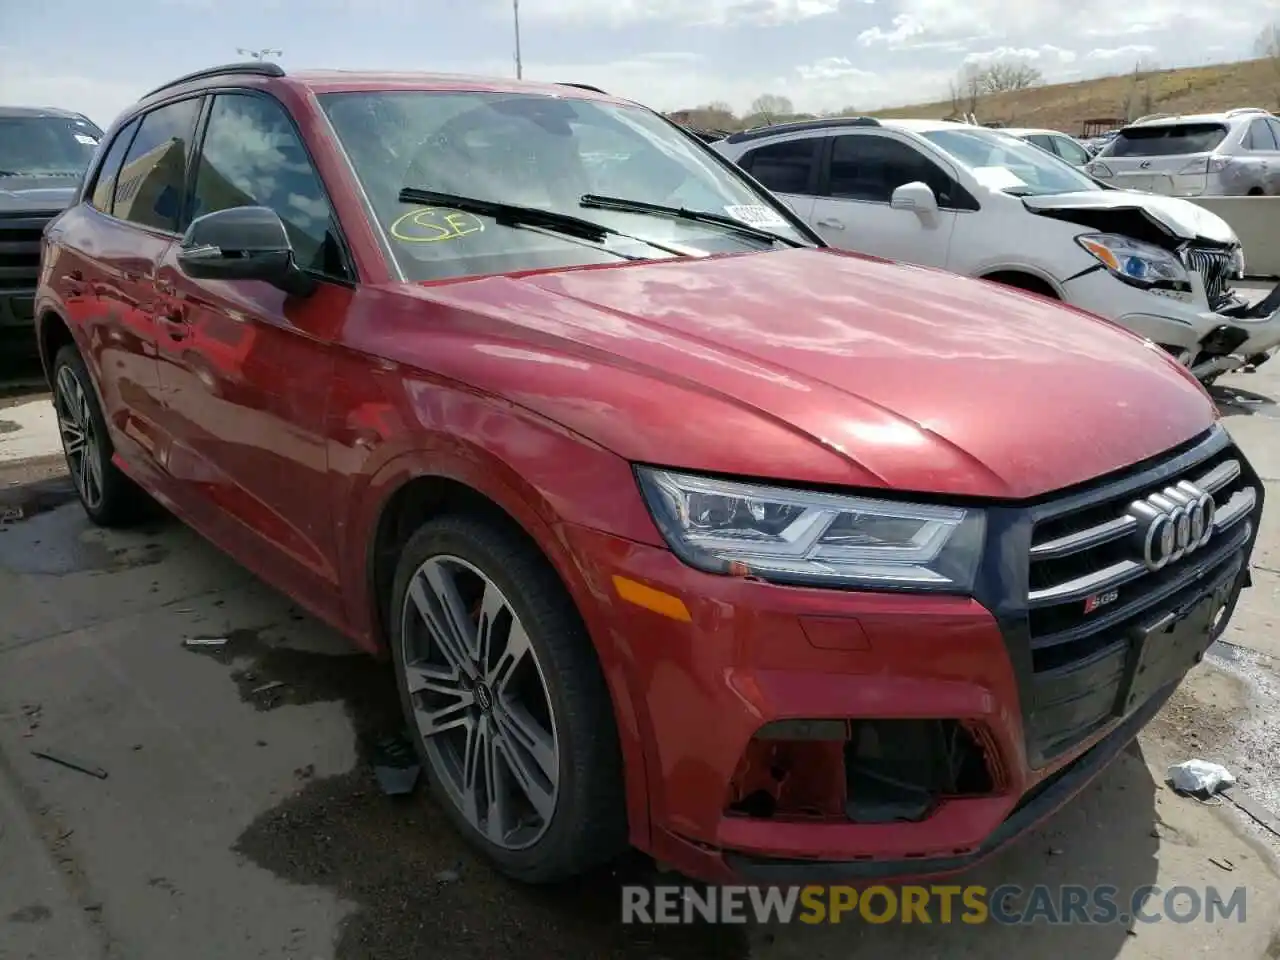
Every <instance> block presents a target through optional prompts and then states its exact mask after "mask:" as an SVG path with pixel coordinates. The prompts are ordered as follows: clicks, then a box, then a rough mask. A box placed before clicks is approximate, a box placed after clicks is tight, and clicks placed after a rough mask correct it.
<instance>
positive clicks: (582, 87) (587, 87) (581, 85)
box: [558, 82, 609, 97]
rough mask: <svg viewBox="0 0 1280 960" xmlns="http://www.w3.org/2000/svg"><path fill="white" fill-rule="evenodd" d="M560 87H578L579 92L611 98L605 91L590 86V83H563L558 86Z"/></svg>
mask: <svg viewBox="0 0 1280 960" xmlns="http://www.w3.org/2000/svg"><path fill="white" fill-rule="evenodd" d="M558 86H561V87H577V88H578V89H579V90H590V91H591V92H592V93H604V95H605V96H606V97H607V96H609V94H607V93H605V92H604V91H603V90H601V89H600V88H599V87H593V86H592V85H591V84H589V83H567V82H563V83H559V84H558Z"/></svg>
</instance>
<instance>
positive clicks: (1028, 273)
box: [978, 265, 1064, 300]
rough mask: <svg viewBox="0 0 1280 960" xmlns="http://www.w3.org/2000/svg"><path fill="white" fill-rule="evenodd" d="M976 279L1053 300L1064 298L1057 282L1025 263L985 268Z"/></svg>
mask: <svg viewBox="0 0 1280 960" xmlns="http://www.w3.org/2000/svg"><path fill="white" fill-rule="evenodd" d="M978 279H980V280H989V281H990V282H992V283H999V284H1001V285H1003V286H1006V287H1013V288H1014V289H1015V290H1025V291H1027V292H1028V293H1038V294H1040V295H1041V296H1044V297H1049V298H1051V299H1053V300H1062V299H1064V297H1063V295H1062V290H1061V289H1060V288H1059V287H1058V284H1057V282H1056V281H1055V280H1054V279H1053V278H1052V277H1050V276H1049V275H1048V274H1046V273H1045V272H1043V271H1041V270H1038V269H1036V268H1034V267H1028V266H1025V265H1020V266H1014V267H997V268H995V269H988V270H985V271H984V272H983V273H982V274H981V275H979V277H978Z"/></svg>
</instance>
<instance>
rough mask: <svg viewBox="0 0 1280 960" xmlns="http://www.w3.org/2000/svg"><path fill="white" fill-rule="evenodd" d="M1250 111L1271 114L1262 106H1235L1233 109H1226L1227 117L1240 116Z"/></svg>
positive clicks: (1265, 114)
mask: <svg viewBox="0 0 1280 960" xmlns="http://www.w3.org/2000/svg"><path fill="white" fill-rule="evenodd" d="M1251 113H1261V114H1262V115H1264V116H1267V117H1269V116H1271V111H1270V110H1264V109H1262V107H1236V109H1234V110H1228V111H1227V116H1228V117H1241V116H1246V115H1248V114H1251Z"/></svg>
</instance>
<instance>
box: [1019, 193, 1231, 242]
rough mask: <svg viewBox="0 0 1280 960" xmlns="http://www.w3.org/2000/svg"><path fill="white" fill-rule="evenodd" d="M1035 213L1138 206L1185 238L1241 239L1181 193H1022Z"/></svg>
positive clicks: (1120, 208) (1025, 201)
mask: <svg viewBox="0 0 1280 960" xmlns="http://www.w3.org/2000/svg"><path fill="white" fill-rule="evenodd" d="M1022 202H1023V204H1024V205H1025V206H1026V208H1027V209H1028V210H1031V211H1033V212H1035V213H1040V212H1049V211H1054V210H1139V211H1141V212H1142V213H1144V214H1146V215H1147V217H1149V218H1150V219H1151V220H1152V221H1154V222H1155V223H1156V225H1158V226H1160V227H1162V228H1163V229H1164V230H1166V231H1168V232H1169V233H1171V234H1173V235H1174V236H1176V237H1179V238H1181V239H1183V240H1208V241H1210V242H1213V243H1225V244H1235V243H1239V242H1240V241H1239V240H1238V239H1237V237H1236V233H1235V231H1234V230H1232V229H1231V227H1230V225H1229V224H1228V223H1227V221H1225V220H1223V219H1222V218H1221V217H1220V216H1218V215H1217V214H1216V213H1211V212H1210V211H1208V210H1206V209H1205V208H1204V207H1201V206H1198V205H1197V204H1194V203H1192V202H1191V201H1190V200H1182V199H1179V198H1178V197H1165V196H1161V195H1160V194H1156V193H1138V192H1136V191H1133V190H1087V191H1082V192H1080V193H1058V194H1051V195H1049V196H1044V197H1023V198H1022Z"/></svg>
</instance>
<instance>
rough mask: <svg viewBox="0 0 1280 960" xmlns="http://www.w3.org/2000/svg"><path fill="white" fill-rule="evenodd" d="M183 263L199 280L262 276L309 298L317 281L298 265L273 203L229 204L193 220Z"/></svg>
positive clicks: (180, 260)
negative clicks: (247, 205) (229, 205)
mask: <svg viewBox="0 0 1280 960" xmlns="http://www.w3.org/2000/svg"><path fill="white" fill-rule="evenodd" d="M178 264H179V265H180V266H181V267H182V270H183V272H184V273H186V274H187V276H189V277H194V278H195V279H197V280H262V281H264V282H266V283H269V284H271V285H272V286H274V287H278V288H279V289H281V290H283V291H284V292H285V293H288V294H292V295H293V296H298V297H305V296H308V295H309V294H310V293H311V292H312V291H313V290H315V286H316V284H315V281H314V280H313V279H312V278H311V277H309V276H308V275H307V274H305V273H303V272H302V270H300V269H299V268H298V265H297V263H296V262H294V259H293V245H292V244H290V243H289V234H288V233H286V232H285V229H284V222H283V221H282V220H281V219H280V217H279V216H278V215H277V214H276V212H275V211H274V210H271V209H270V208H268V207H229V208H228V209H226V210H217V211H215V212H213V213H208V214H205V215H204V216H203V217H197V218H196V219H195V220H193V221H191V226H190V227H188V228H187V233H186V236H184V237H183V238H182V249H181V250H180V251H179V252H178Z"/></svg>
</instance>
